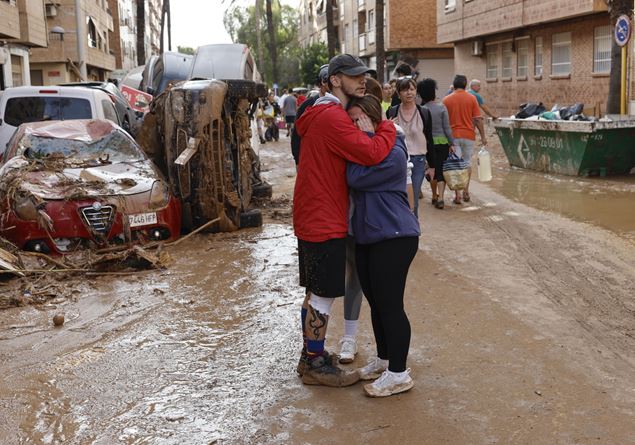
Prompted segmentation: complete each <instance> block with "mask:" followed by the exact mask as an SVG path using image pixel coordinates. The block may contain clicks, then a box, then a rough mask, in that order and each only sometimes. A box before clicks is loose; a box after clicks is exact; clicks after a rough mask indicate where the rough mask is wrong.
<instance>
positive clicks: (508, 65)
mask: <svg viewBox="0 0 635 445" xmlns="http://www.w3.org/2000/svg"><path fill="white" fill-rule="evenodd" d="M513 66H514V55H513V52H512V42H504V43H503V73H502V76H503V78H511V77H512V73H513Z"/></svg>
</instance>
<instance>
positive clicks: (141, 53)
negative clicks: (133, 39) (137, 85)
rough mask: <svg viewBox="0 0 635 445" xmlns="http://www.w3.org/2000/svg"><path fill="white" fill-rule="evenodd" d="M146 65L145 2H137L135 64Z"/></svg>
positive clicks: (141, 0) (143, 0)
mask: <svg viewBox="0 0 635 445" xmlns="http://www.w3.org/2000/svg"><path fill="white" fill-rule="evenodd" d="M145 63H146V9H145V0H137V64H138V65H145Z"/></svg>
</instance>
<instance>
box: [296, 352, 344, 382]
mask: <svg viewBox="0 0 635 445" xmlns="http://www.w3.org/2000/svg"><path fill="white" fill-rule="evenodd" d="M322 357H324V358H325V359H326V362H327V363H328V364H329V365H333V364H334V363H337V361H338V360H339V356H337V355H335V354H331V353H330V352H328V351H324V354H322ZM308 365H309V356H308V355H307V353H306V349H302V353H301V354H300V361H298V366H297V367H296V368H295V372H297V373H298V376H300V377H302V376H303V375H304V371H305V370H306V369H307V367H308Z"/></svg>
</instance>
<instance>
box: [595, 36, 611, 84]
mask: <svg viewBox="0 0 635 445" xmlns="http://www.w3.org/2000/svg"><path fill="white" fill-rule="evenodd" d="M593 72H594V73H609V72H611V27H610V26H608V25H607V26H598V27H597V28H595V32H594V39H593Z"/></svg>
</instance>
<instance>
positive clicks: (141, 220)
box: [128, 212, 157, 227]
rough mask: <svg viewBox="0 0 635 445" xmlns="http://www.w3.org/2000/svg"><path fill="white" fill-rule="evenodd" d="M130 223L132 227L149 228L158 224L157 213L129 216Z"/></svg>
mask: <svg viewBox="0 0 635 445" xmlns="http://www.w3.org/2000/svg"><path fill="white" fill-rule="evenodd" d="M128 222H129V223H130V227H139V226H149V225H150V224H156V223H157V214H156V212H152V213H137V214H134V215H128Z"/></svg>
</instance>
